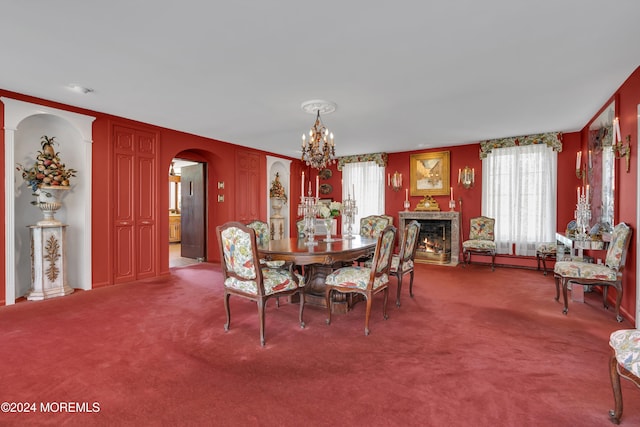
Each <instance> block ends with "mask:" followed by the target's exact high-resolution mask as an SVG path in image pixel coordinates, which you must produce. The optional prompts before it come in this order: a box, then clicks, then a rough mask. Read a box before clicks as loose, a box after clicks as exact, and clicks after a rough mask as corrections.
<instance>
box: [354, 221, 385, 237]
mask: <svg viewBox="0 0 640 427" xmlns="http://www.w3.org/2000/svg"><path fill="white" fill-rule="evenodd" d="M387 225H390V222H389V217H387V216H385V215H369V216H365V217H363V218H360V235H361V236H363V237H373V238H375V237H378V235H379V234H380V232H381V231H382V230H384V228H385V227H386V226H387Z"/></svg>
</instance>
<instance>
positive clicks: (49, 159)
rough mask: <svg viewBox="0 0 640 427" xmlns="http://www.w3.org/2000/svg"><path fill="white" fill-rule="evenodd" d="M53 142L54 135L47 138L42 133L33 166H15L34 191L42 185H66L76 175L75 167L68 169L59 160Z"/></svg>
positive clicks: (54, 142) (58, 154)
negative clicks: (39, 148)
mask: <svg viewBox="0 0 640 427" xmlns="http://www.w3.org/2000/svg"><path fill="white" fill-rule="evenodd" d="M54 144H56V141H55V136H52V137H51V138H49V137H48V136H47V135H43V136H42V139H41V141H40V145H41V146H42V151H38V155H37V156H36V161H35V163H34V164H33V166H31V167H30V168H25V167H24V166H22V165H21V164H19V163H18V165H17V167H16V169H17V170H19V171H20V172H22V178H23V179H24V180H25V181H26V183H27V186H28V187H30V188H31V190H33V191H34V192H35V191H37V190H38V188H41V187H43V186H51V187H55V186H61V187H68V186H69V179H70V178H71V177H74V176H76V173H77V171H76V170H75V169H68V168H67V167H66V166H65V164H64V163H62V162H61V161H60V153H57V152H56V151H55V150H54V149H53V145H54Z"/></svg>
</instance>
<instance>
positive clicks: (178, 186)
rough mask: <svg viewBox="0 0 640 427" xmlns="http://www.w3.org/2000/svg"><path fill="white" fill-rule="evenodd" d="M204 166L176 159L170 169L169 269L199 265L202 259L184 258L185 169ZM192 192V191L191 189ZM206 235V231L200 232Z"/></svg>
mask: <svg viewBox="0 0 640 427" xmlns="http://www.w3.org/2000/svg"><path fill="white" fill-rule="evenodd" d="M197 165H202V164H201V163H198V162H194V161H191V160H185V159H180V158H174V159H173V160H172V161H171V165H170V167H169V242H168V243H169V268H174V267H185V266H189V265H193V264H197V263H199V262H201V261H203V259H202V258H201V257H190V256H183V255H184V254H183V248H182V243H183V242H182V241H183V219H184V218H183V202H182V200H183V197H182V192H183V190H182V189H183V185H182V184H183V183H182V172H183V168H189V167H191V166H197ZM190 191H192V189H190ZM199 231H200V233H201V234H202V235H204V233H205V230H204V228H203V229H202V230H199Z"/></svg>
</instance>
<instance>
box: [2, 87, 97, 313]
mask: <svg viewBox="0 0 640 427" xmlns="http://www.w3.org/2000/svg"><path fill="white" fill-rule="evenodd" d="M0 100H1V101H2V102H3V104H4V106H5V109H4V111H5V129H4V130H5V182H6V183H7V186H6V194H5V219H6V222H5V232H6V246H5V253H6V257H5V262H6V277H5V295H6V304H7V305H9V304H13V303H15V300H16V298H19V297H21V296H23V295H25V294H26V293H27V292H28V291H29V289H30V287H31V260H30V254H31V251H30V236H29V230H28V228H27V226H28V225H32V224H35V223H36V222H37V221H38V220H40V219H41V218H42V213H41V212H40V210H39V209H38V208H36V207H35V206H33V205H32V204H31V201H32V200H33V197H32V192H31V190H30V189H29V188H28V187H27V186H26V185H25V182H24V180H23V179H22V176H21V174H20V172H19V171H17V170H16V167H15V166H16V164H17V163H21V164H23V165H25V166H26V167H29V166H30V164H31V163H32V162H33V161H34V160H35V158H36V155H37V151H38V150H40V149H41V145H40V140H41V137H42V136H43V135H47V136H49V137H52V136H53V137H55V140H56V142H58V144H59V145H57V146H55V147H54V148H55V150H56V151H59V152H60V157H61V159H62V161H63V162H64V163H66V165H67V167H68V168H73V169H76V170H77V171H78V172H77V176H76V177H75V178H73V180H72V182H71V187H72V189H71V191H69V193H68V194H67V195H66V196H65V198H64V200H63V208H62V209H61V210H60V211H58V213H56V218H57V219H59V220H61V221H62V222H63V223H65V224H67V225H68V226H69V227H68V229H67V236H66V239H67V245H66V246H67V260H68V261H67V278H68V283H69V286H71V287H73V288H78V289H85V290H88V289H91V262H92V261H91V181H92V170H91V141H92V136H91V135H92V131H91V130H92V129H91V124H92V122H93V120H95V118H94V117H90V116H85V115H81V114H76V113H72V112H69V111H64V110H59V109H55V108H50V107H44V106H41V105H37V104H31V103H27V102H22V101H17V100H14V99H11V98H4V97H3V98H0Z"/></svg>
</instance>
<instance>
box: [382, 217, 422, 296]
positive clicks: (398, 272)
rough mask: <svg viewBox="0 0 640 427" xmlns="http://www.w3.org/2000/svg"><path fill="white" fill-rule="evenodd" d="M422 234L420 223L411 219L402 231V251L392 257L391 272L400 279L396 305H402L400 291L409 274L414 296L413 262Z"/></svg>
mask: <svg viewBox="0 0 640 427" xmlns="http://www.w3.org/2000/svg"><path fill="white" fill-rule="evenodd" d="M419 234H420V223H419V222H418V221H415V220H413V221H411V222H410V223H409V224H407V225H405V227H404V230H403V232H402V240H401V242H400V252H399V253H398V254H393V257H392V258H391V267H390V268H389V274H391V275H392V276H396V279H397V280H398V291H397V294H396V306H398V307H400V292H401V291H402V277H403V276H404V275H405V274H408V275H409V277H410V279H409V295H410V296H411V298H413V264H414V258H415V256H416V249H417V248H418V236H419Z"/></svg>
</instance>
